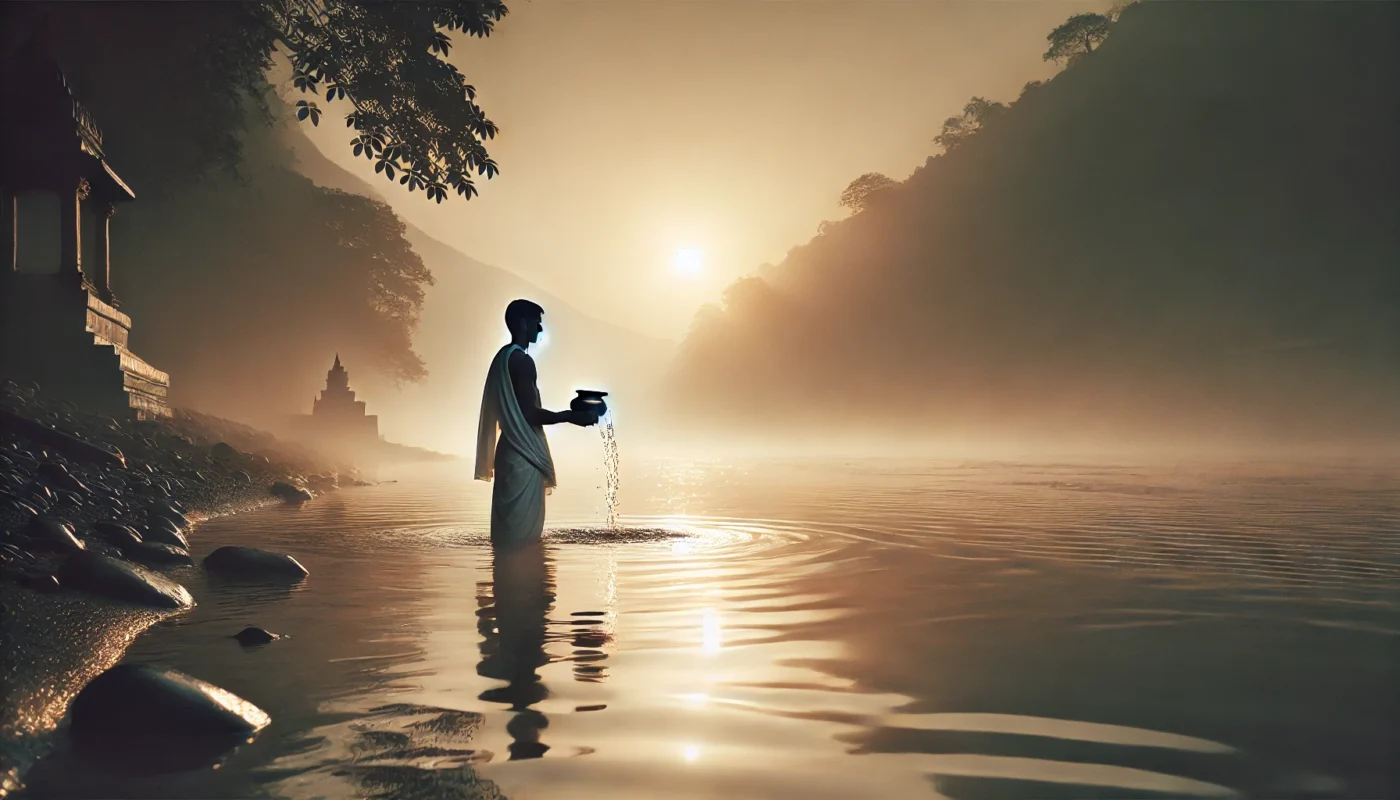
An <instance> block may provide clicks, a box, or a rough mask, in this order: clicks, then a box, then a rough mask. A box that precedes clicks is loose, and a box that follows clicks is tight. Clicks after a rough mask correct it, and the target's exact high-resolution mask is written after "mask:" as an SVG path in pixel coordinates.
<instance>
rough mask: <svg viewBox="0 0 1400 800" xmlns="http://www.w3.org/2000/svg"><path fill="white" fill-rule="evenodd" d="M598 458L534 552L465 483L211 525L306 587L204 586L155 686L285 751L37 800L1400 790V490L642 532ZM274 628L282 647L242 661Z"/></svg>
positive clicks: (673, 522)
mask: <svg viewBox="0 0 1400 800" xmlns="http://www.w3.org/2000/svg"><path fill="white" fill-rule="evenodd" d="M579 432H580V433H585V432H586V431H582V430H580V431H579ZM586 438H587V439H590V440H591V438H592V437H591V436H589V437H586ZM583 441H584V440H582V439H581V440H580V441H579V444H580V447H578V448H577V449H578V453H576V454H574V453H571V452H569V450H568V448H565V450H564V452H563V453H561V458H560V460H559V466H560V470H559V474H560V486H559V488H558V490H557V491H556V492H555V493H554V494H553V495H551V497H550V498H549V522H548V530H547V531H546V535H545V539H544V543H543V546H542V547H540V548H538V549H534V550H526V551H520V552H516V553H510V554H503V553H494V554H493V553H492V551H491V549H490V547H489V544H488V532H487V519H488V514H487V510H488V504H489V497H490V490H489V487H486V486H485V485H484V484H480V483H475V482H473V481H471V480H470V475H469V473H468V472H467V471H466V470H465V469H461V470H458V469H455V468H443V469H437V470H434V471H415V472H407V471H404V472H401V473H400V474H399V475H398V476H397V477H398V478H399V481H398V482H397V483H392V484H382V485H378V486H373V487H362V488H355V489H346V490H343V491H341V492H338V493H334V494H331V495H327V496H325V497H321V498H318V499H316V500H315V501H312V502H311V503H308V504H306V505H304V506H301V507H299V508H298V507H276V508H269V509H266V510H264V511H260V512H255V513H252V514H248V515H244V516H238V517H232V518H227V519H217V520H212V521H210V522H208V523H205V524H204V525H202V526H200V527H199V528H197V529H196V536H195V537H194V542H195V550H196V553H195V555H196V556H202V555H204V554H205V553H207V552H208V551H209V550H210V549H212V547H213V546H215V545H216V544H229V543H238V544H245V545H251V546H259V547H266V548H270V549H275V550H281V551H287V552H291V553H294V554H295V555H296V556H297V557H298V558H299V559H300V560H301V561H302V562H303V563H305V564H306V565H307V567H308V568H309V569H310V571H311V577H310V578H309V580H308V581H306V582H305V583H304V584H302V585H300V586H298V587H296V588H294V589H285V590H269V589H266V588H260V587H256V586H240V585H236V584H233V585H231V584H220V583H216V582H212V581H210V580H208V579H206V578H205V577H204V576H203V574H202V573H201V572H200V571H199V570H197V569H189V570H185V571H184V572H182V573H181V574H179V575H178V576H177V577H179V579H180V580H182V581H184V582H186V583H187V585H188V586H189V587H190V588H191V590H192V591H193V592H194V594H195V596H196V598H197V599H198V601H199V605H198V607H196V608H195V609H194V611H193V612H192V613H190V614H189V615H186V616H182V617H179V618H176V619H173V620H171V621H169V622H167V623H164V624H162V625H160V626H159V627H157V628H156V629H154V630H153V631H152V632H150V633H149V634H148V635H146V636H143V637H142V638H141V639H139V640H138V641H137V642H136V644H135V645H134V646H133V648H132V650H131V652H130V653H129V654H128V655H127V659H128V660H129V661H147V662H151V661H154V662H159V663H163V664H169V665H171V666H175V667H177V668H179V669H182V670H185V671H187V672H189V673H191V674H193V675H196V676H198V677H201V678H203V679H206V680H210V681H213V682H214V683H216V684H218V685H220V686H223V687H226V688H228V689H229V690H230V691H233V692H235V693H237V694H239V695H240V696H243V697H245V698H247V699H249V700H251V701H253V702H255V703H257V704H258V705H259V706H261V707H262V708H264V709H265V710H267V711H268V712H269V713H270V714H271V715H272V717H273V725H272V727H271V728H269V729H268V730H267V731H265V732H264V733H263V735H261V736H260V737H259V738H258V739H257V740H256V741H255V742H254V743H253V744H251V745H249V746H247V747H245V748H242V749H241V750H239V751H238V752H237V753H235V754H234V755H233V756H231V757H230V758H229V759H228V760H227V762H226V763H225V764H224V765H223V767H221V768H220V769H218V770H203V771H197V772H193V773H185V774H181V775H175V776H164V777H141V776H130V775H128V776H118V775H108V774H105V773H98V772H94V771H92V770H91V769H88V768H87V767H86V766H84V765H78V764H75V763H74V762H72V761H71V758H70V757H69V756H67V755H66V754H64V753H60V754H59V755H58V756H56V757H55V758H54V759H52V760H50V761H49V762H47V763H42V764H41V765H40V766H39V767H38V768H37V771H36V773H35V774H34V775H33V781H32V784H33V789H32V796H35V797H40V796H42V797H53V798H62V797H69V798H79V797H93V798H96V797H114V796H132V797H143V798H158V797H162V798H175V797H195V796H198V797H214V796H252V795H260V794H273V795H277V796H283V797H290V798H312V797H332V796H347V795H356V794H363V793H371V794H375V793H384V796H410V795H411V796H433V797H482V796H492V795H490V791H493V790H499V791H500V792H502V793H503V794H505V795H506V796H510V797H521V798H524V797H532V798H545V799H546V800H548V798H577V797H611V798H621V799H623V800H630V799H632V798H635V799H636V800H655V798H658V797H668V798H717V797H734V796H742V797H745V798H775V799H776V798H790V797H820V798H849V797H868V798H886V797H888V798H910V797H940V796H941V797H950V798H959V799H960V800H988V799H990V798H1027V799H1028V800H1044V798H1056V799H1057V800H1061V799H1063V798H1086V797H1088V798H1123V797H1143V798H1146V797H1234V796H1252V797H1279V798H1289V797H1294V798H1299V797H1309V798H1338V799H1340V798H1355V797H1384V796H1393V795H1394V794H1395V792H1396V790H1397V786H1396V785H1395V783H1394V772H1393V770H1392V769H1390V766H1389V759H1390V758H1391V754H1390V748H1389V745H1388V742H1390V741H1393V740H1392V739H1391V738H1390V737H1392V736H1393V732H1394V720H1395V719H1396V717H1397V713H1398V712H1400V708H1398V707H1397V706H1396V696H1395V693H1394V674H1395V673H1394V670H1395V660H1394V653H1395V642H1396V641H1397V636H1400V588H1397V587H1400V482H1397V477H1396V476H1397V475H1398V474H1400V470H1397V465H1396V464H1395V462H1394V461H1393V459H1392V460H1389V461H1366V460H1360V459H1346V460H1331V461H1323V460H1320V459H1313V460H1310V461H1307V462H1296V461H1292V462H1290V461H1278V460H1264V459H1261V460H1255V461H1249V462H1241V461H1189V462H1188V461H1182V462H1178V463H1175V464H1165V465H1164V464H1162V463H1158V462H1153V463H1148V462H1145V461H1142V460H1133V459H1126V458H1125V459H1121V460H1114V461H1107V460H1101V461H1098V462H1092V461H1079V462H1076V463H1065V462H1063V461H1039V462H1025V461H1022V462H1012V461H999V462H993V461H985V460H983V461H957V460H952V461H950V460H946V459H932V458H927V457H924V458H872V457H854V456H852V457H846V458H841V459H830V458H827V459H814V458H801V457H790V458H759V459H754V458H722V457H702V458H692V457H681V456H679V455H676V454H672V455H670V456H669V457H665V458H650V457H647V458H643V457H640V456H631V455H629V458H628V460H627V461H626V462H624V463H623V464H621V467H622V470H623V471H625V472H626V480H627V482H628V486H629V487H634V488H629V492H628V512H629V513H628V514H627V515H625V516H623V517H622V518H620V520H619V530H617V531H614V530H613V529H611V528H610V527H609V524H608V521H607V520H606V519H605V516H606V512H605V511H604V510H602V509H599V507H598V495H597V488H596V487H597V483H596V482H594V481H591V480H587V479H586V476H587V475H588V474H589V471H591V470H594V469H597V464H598V461H597V450H596V445H595V446H591V447H586V448H585V447H583V446H582V445H583ZM629 453H630V450H629ZM575 456H577V457H576V458H575ZM371 585H372V586H373V587H374V591H366V590H365V587H366V586H371ZM249 624H254V625H260V626H263V627H265V628H267V629H268V630H272V631H275V632H278V633H284V634H289V635H290V636H291V638H289V639H286V640H283V641H279V642H276V643H274V644H272V645H270V646H267V647H264V648H257V649H252V650H242V649H240V648H239V647H238V646H237V645H236V644H235V643H234V642H233V641H232V640H230V639H228V638H227V637H229V636H230V635H231V634H232V633H234V632H236V631H238V630H239V629H241V628H242V627H243V626H244V625H249ZM483 781H489V782H490V783H489V784H483V783H482V782H483Z"/></svg>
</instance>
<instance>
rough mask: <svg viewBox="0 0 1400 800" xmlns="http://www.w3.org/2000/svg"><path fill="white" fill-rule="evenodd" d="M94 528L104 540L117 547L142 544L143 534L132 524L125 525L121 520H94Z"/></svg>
mask: <svg viewBox="0 0 1400 800" xmlns="http://www.w3.org/2000/svg"><path fill="white" fill-rule="evenodd" d="M92 529H93V531H95V532H96V533H97V535H98V536H101V537H102V540H103V541H106V542H110V543H112V544H114V545H116V546H117V547H134V546H136V545H138V544H141V541H142V540H141V534H139V533H137V532H136V529H135V528H133V527H131V526H130V525H123V524H121V523H120V522H105V521H104V522H94V523H92Z"/></svg>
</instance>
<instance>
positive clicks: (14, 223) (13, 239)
mask: <svg viewBox="0 0 1400 800" xmlns="http://www.w3.org/2000/svg"><path fill="white" fill-rule="evenodd" d="M0 270H4V271H8V272H19V194H18V193H17V192H16V191H15V190H14V188H13V187H10V186H3V187H0Z"/></svg>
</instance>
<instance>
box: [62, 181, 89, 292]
mask: <svg viewBox="0 0 1400 800" xmlns="http://www.w3.org/2000/svg"><path fill="white" fill-rule="evenodd" d="M91 192H92V187H91V186H89V185H88V182H87V180H85V179H82V178H79V179H78V185H77V186H76V187H75V188H74V190H73V192H72V194H67V193H64V194H60V195H59V196H58V236H59V250H58V253H59V261H58V274H59V277H60V278H62V279H63V280H65V281H73V282H75V283H77V284H78V285H79V286H82V285H83V283H84V281H83V201H84V200H86V199H87V198H88V195H89V194H90V193H91ZM65 195H66V196H65Z"/></svg>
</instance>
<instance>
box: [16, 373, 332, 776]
mask: <svg viewBox="0 0 1400 800" xmlns="http://www.w3.org/2000/svg"><path fill="white" fill-rule="evenodd" d="M359 482H360V481H359V480H358V474H357V473H356V472H355V470H354V469H353V467H351V466H349V465H345V464H336V463H334V462H333V460H331V459H328V458H326V457H324V456H322V455H320V454H317V453H315V452H313V451H310V450H308V449H306V448H303V447H300V446H297V445H294V444H290V443H288V442H284V441H280V440H278V439H276V438H275V437H273V436H271V435H270V434H267V433H264V432H261V431H258V430H256V429H254V428H250V427H248V426H245V425H240V424H238V423H233V422H229V421H227V420H221V419H217V418H213V417H208V416H205V415H201V414H198V413H194V412H187V411H177V412H176V413H175V415H174V417H173V418H171V419H168V420H145V421H135V420H116V419H112V418H110V417H104V416H100V415H96V414H90V413H86V412H83V411H81V410H79V409H78V408H77V407H75V406H73V405H72V404H69V403H64V402H57V401H53V400H50V399H47V398H45V397H44V395H43V392H42V390H41V389H40V387H38V386H34V385H28V386H25V385H20V384H16V383H13V382H10V381H5V382H4V383H3V384H2V385H0V633H3V647H0V686H3V697H4V700H3V702H2V703H0V797H4V796H5V795H7V794H8V793H10V792H12V791H14V790H16V789H17V788H19V787H20V785H21V780H22V777H23V774H24V773H25V771H27V769H28V767H29V766H31V765H32V764H33V763H34V761H36V760H37V759H38V758H39V757H40V756H42V754H43V752H44V750H45V749H46V748H47V746H48V738H49V734H50V733H52V731H54V729H55V728H56V727H57V726H58V724H59V722H60V721H61V720H62V719H63V717H64V715H65V713H66V712H67V710H68V707H69V704H70V703H71V701H72V700H73V698H74V697H75V696H76V695H77V694H78V692H79V691H80V690H82V689H83V687H84V686H86V685H87V684H88V683H89V682H91V681H92V680H93V678H95V677H96V676H97V675H99V674H101V673H102V672H103V671H105V670H107V669H109V668H110V667H112V666H113V665H115V664H116V663H117V662H118V661H119V660H120V659H121V657H122V655H123V654H124V653H125V651H126V649H127V647H128V646H129V645H130V644H131V642H132V641H133V640H134V639H135V638H136V636H137V635H139V634H140V633H141V632H142V631H144V630H146V629H147V628H149V627H150V626H151V625H153V624H155V623H156V622H158V621H160V620H161V619H163V618H165V617H167V616H169V615H171V614H177V613H180V611H181V610H182V609H183V608H188V607H189V605H190V598H189V593H188V592H187V591H185V590H184V588H183V587H182V586H179V585H178V584H177V583H175V582H174V581H171V580H170V579H169V578H167V577H165V576H164V575H162V571H164V570H168V569H169V568H170V567H172V566H176V565H181V564H190V563H192V560H191V558H190V555H189V552H188V540H187V538H186V537H187V536H188V535H189V533H190V532H191V530H192V529H193V528H195V527H196V526H197V525H198V524H199V522H201V521H203V520H206V519H209V518H210V517H215V516H222V515H225V514H231V513H237V512H239V511H244V510H250V509H253V508H258V507H260V506H264V505H268V504H271V503H283V502H301V501H303V500H307V499H310V498H311V497H313V496H315V494H318V493H321V492H326V491H332V490H334V489H336V488H338V487H339V486H340V485H341V484H342V483H359Z"/></svg>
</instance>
